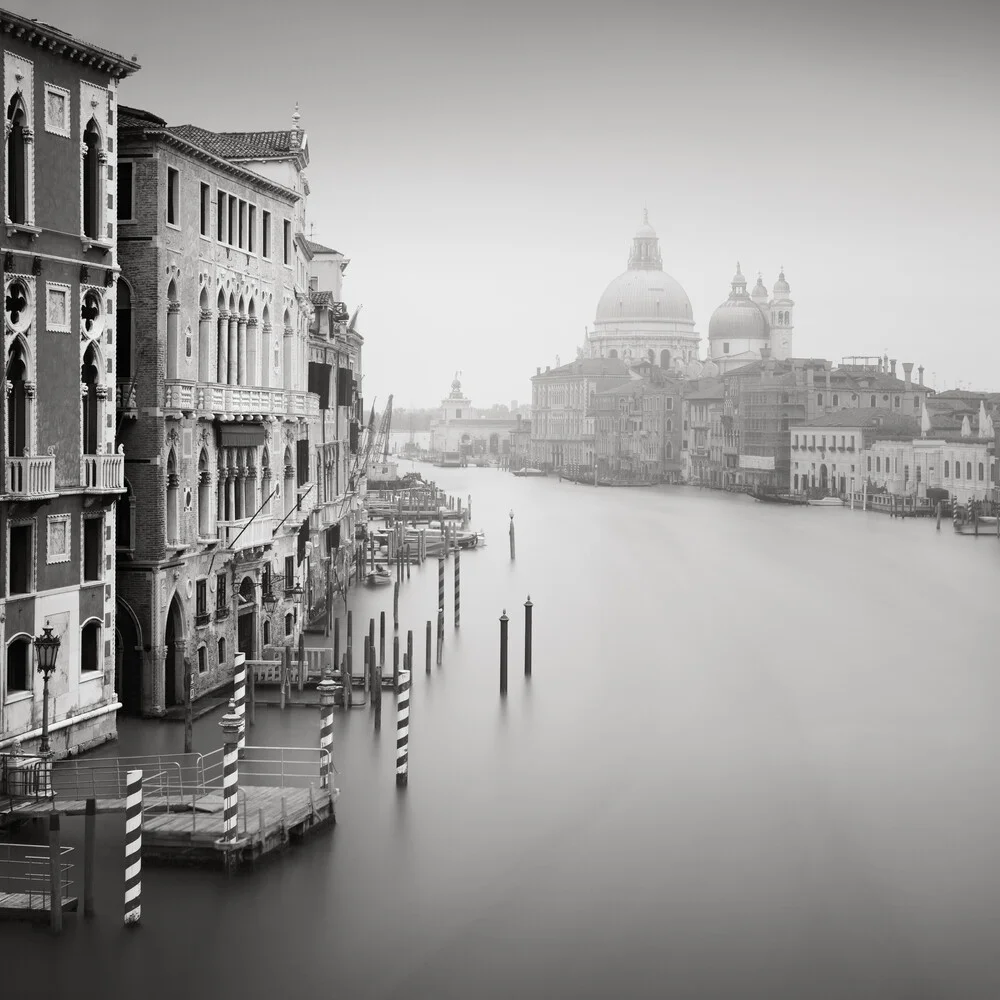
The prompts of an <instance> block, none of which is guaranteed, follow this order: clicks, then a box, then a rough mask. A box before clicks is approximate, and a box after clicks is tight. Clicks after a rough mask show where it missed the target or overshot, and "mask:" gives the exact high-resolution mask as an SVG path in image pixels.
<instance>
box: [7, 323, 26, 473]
mask: <svg viewBox="0 0 1000 1000" xmlns="http://www.w3.org/2000/svg"><path fill="white" fill-rule="evenodd" d="M7 381H8V383H10V390H9V391H8V393H7V454H8V455H13V456H18V457H20V456H21V455H26V454H27V453H28V442H29V434H28V428H29V421H28V416H29V414H28V392H27V385H28V359H27V355H26V352H25V347H24V342H23V341H22V340H21V339H20V337H18V338H17V339H16V340H15V341H14V343H13V344H11V348H10V350H9V351H8V352H7Z"/></svg>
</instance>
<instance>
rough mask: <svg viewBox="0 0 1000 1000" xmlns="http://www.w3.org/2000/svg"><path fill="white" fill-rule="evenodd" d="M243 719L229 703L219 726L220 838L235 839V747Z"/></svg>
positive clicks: (237, 779)
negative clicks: (220, 760) (220, 733)
mask: <svg viewBox="0 0 1000 1000" xmlns="http://www.w3.org/2000/svg"><path fill="white" fill-rule="evenodd" d="M242 725H243V720H242V719H241V718H240V717H239V715H237V714H236V706H235V704H234V703H233V702H230V703H229V711H228V712H227V713H226V714H225V715H224V716H223V717H222V721H221V722H220V723H219V726H220V727H221V728H222V732H223V734H224V742H223V747H222V839H223V841H226V842H231V841H234V840H236V832H237V825H238V821H239V804H238V803H239V790H240V764H239V753H238V751H237V747H238V745H239V736H240V730H241V728H242Z"/></svg>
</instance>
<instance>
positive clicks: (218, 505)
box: [215, 465, 226, 527]
mask: <svg viewBox="0 0 1000 1000" xmlns="http://www.w3.org/2000/svg"><path fill="white" fill-rule="evenodd" d="M215 494H216V496H215V509H216V515H215V523H216V527H218V523H219V521H225V520H226V470H225V467H224V466H221V465H220V466H219V467H218V474H217V475H216V490H215Z"/></svg>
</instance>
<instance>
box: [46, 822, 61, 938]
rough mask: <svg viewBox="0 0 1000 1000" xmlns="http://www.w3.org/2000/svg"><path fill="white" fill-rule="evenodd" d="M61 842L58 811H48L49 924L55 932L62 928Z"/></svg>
mask: <svg viewBox="0 0 1000 1000" xmlns="http://www.w3.org/2000/svg"><path fill="white" fill-rule="evenodd" d="M62 918H63V912H62V842H61V839H60V833H59V813H57V812H54V811H53V812H50V813H49V926H50V927H51V928H52V930H54V931H55V932H56V933H57V934H58V933H59V931H61V930H62V922H63V921H62Z"/></svg>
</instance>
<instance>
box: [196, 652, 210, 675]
mask: <svg viewBox="0 0 1000 1000" xmlns="http://www.w3.org/2000/svg"><path fill="white" fill-rule="evenodd" d="M206 670H208V647H207V646H199V647H198V673H199V674H203V673H204V672H205V671H206Z"/></svg>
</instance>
